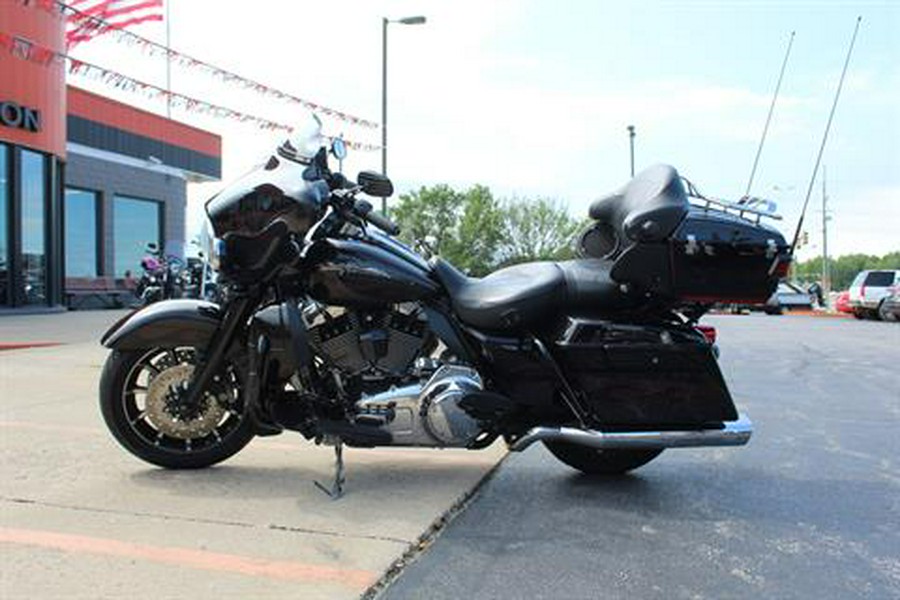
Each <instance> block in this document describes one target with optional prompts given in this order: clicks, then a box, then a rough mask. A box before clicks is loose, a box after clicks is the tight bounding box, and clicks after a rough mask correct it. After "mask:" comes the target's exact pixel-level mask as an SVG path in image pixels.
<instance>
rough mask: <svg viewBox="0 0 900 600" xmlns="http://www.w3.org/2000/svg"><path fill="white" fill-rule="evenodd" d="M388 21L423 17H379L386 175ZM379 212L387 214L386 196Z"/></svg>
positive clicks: (383, 166)
mask: <svg viewBox="0 0 900 600" xmlns="http://www.w3.org/2000/svg"><path fill="white" fill-rule="evenodd" d="M388 23H400V24H401V25H422V24H423V23H425V17H423V16H415V17H403V18H402V19H388V18H387V17H382V18H381V174H382V175H385V176H386V175H387V31H388ZM381 212H382V213H384V214H387V198H382V199H381Z"/></svg>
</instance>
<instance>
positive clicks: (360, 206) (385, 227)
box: [353, 200, 400, 235]
mask: <svg viewBox="0 0 900 600" xmlns="http://www.w3.org/2000/svg"><path fill="white" fill-rule="evenodd" d="M353 212H355V213H356V214H357V215H359V216H360V217H362V218H363V219H365V220H366V221H368V222H369V223H371V224H372V225H374V226H375V227H377V228H378V229H380V230H382V231H384V232H385V233H387V234H388V235H397V234H399V233H400V226H399V225H397V224H396V223H394V222H393V221H391V220H390V219H389V218H387V217H386V216H384V215H382V214H381V213H377V212H375V211H374V210H373V209H372V204H371V203H369V202H367V201H366V200H356V201H355V202H354V203H353Z"/></svg>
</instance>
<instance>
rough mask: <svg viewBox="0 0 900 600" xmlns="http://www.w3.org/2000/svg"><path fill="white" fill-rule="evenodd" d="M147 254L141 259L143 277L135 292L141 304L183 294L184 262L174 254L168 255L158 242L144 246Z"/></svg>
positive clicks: (139, 280)
mask: <svg viewBox="0 0 900 600" xmlns="http://www.w3.org/2000/svg"><path fill="white" fill-rule="evenodd" d="M144 251H145V252H146V255H145V256H144V257H143V258H142V259H141V277H140V279H138V282H137V286H136V287H135V289H134V294H135V296H137V299H138V302H139V303H140V304H141V305H144V306H146V305H148V304H152V303H154V302H159V301H160V300H167V299H172V298H178V297H180V296H181V279H182V276H181V275H182V273H183V271H184V262H183V261H182V260H181V259H180V258H178V257H177V256H174V255H166V253H165V252H164V251H163V249H162V248H160V247H159V246H158V245H157V244H156V243H154V242H150V243H148V244H147V245H146V246H145V247H144Z"/></svg>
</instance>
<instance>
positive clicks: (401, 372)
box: [100, 144, 791, 493]
mask: <svg viewBox="0 0 900 600" xmlns="http://www.w3.org/2000/svg"><path fill="white" fill-rule="evenodd" d="M333 150H336V151H337V152H339V153H340V154H339V155H342V154H343V152H341V151H340V149H334V148H333ZM392 192H393V186H392V184H391V182H390V180H388V179H387V178H386V177H384V176H382V175H379V174H377V173H372V172H362V173H360V174H359V177H358V180H357V182H356V183H351V182H349V181H348V180H347V179H346V178H345V177H344V176H342V175H341V174H339V173H333V172H331V170H330V169H329V167H328V152H327V151H326V149H325V148H322V149H321V150H320V151H319V152H318V153H317V154H315V156H314V157H311V159H309V160H305V159H303V158H302V157H298V155H297V153H296V152H294V151H293V147H292V146H291V145H290V144H285V145H283V146H282V147H280V148H279V149H278V152H277V153H275V154H273V155H272V156H271V157H270V158H269V160H268V162H266V163H265V164H264V165H262V166H260V167H259V168H258V169H256V170H255V171H253V172H251V173H250V174H249V175H247V176H245V177H244V178H242V179H240V180H238V181H237V182H236V183H234V184H232V185H230V186H229V187H227V188H226V189H224V190H223V191H222V192H221V193H219V194H218V195H217V196H215V197H214V198H212V199H211V200H210V201H209V202H208V203H207V205H206V210H207V214H208V216H209V219H210V222H211V226H212V228H213V231H214V235H215V237H216V238H217V241H216V246H217V249H216V256H215V257H212V256H211V257H210V258H211V259H213V258H215V260H216V261H217V262H218V265H217V269H218V272H219V282H220V284H221V285H222V287H223V290H222V291H223V297H224V298H225V300H223V302H222V304H221V305H217V304H213V303H209V302H205V301H202V300H186V299H183V300H166V301H162V302H158V303H156V304H153V305H150V306H147V307H145V308H142V309H140V310H138V311H136V312H134V313H132V314H131V315H129V316H128V317H126V318H124V319H122V321H120V322H119V323H116V324H115V325H114V326H113V327H112V328H111V329H110V330H109V331H108V332H107V333H106V334H105V335H104V336H103V339H102V343H103V344H104V345H105V346H106V347H108V348H110V349H112V353H111V354H110V356H109V358H108V360H107V362H106V365H105V368H104V371H103V376H102V381H101V385H100V405H101V408H102V412H103V416H104V418H105V420H106V423H107V425H108V426H109V428H110V430H111V431H112V433H113V435H114V436H115V437H116V439H117V440H118V441H119V442H120V443H121V444H122V445H123V446H124V447H125V448H126V449H127V450H128V451H130V452H131V453H133V454H135V455H136V456H138V457H140V458H142V459H144V460H146V461H148V462H151V463H153V464H156V465H160V466H163V467H168V468H198V467H206V466H209V465H212V464H214V463H217V462H219V461H222V460H224V459H226V458H228V457H230V456H231V455H233V454H235V453H236V452H238V451H239V450H240V449H241V448H243V447H244V446H245V445H246V444H247V443H248V442H249V441H250V440H251V439H252V438H253V437H254V436H256V435H272V434H277V433H281V432H283V431H284V430H291V431H297V432H299V433H301V434H302V435H303V436H304V437H306V438H307V439H309V440H314V441H315V442H316V443H326V444H330V445H333V446H334V447H335V451H336V453H337V457H338V466H339V467H340V465H341V460H340V458H341V455H340V450H341V447H342V445H347V446H352V447H366V448H371V447H378V446H418V447H434V448H447V447H454V448H468V449H472V450H477V449H481V448H485V447H487V446H488V445H490V444H491V443H493V442H494V441H495V440H496V439H497V438H498V437H502V438H503V439H504V441H505V442H506V443H507V444H508V446H509V448H510V449H511V450H513V451H521V450H524V449H525V448H527V447H528V446H530V445H531V444H533V443H535V442H538V441H540V442H543V443H544V444H545V445H546V447H547V448H548V449H549V450H550V452H552V453H553V454H554V455H555V456H556V457H557V458H559V459H560V460H561V461H563V462H564V463H566V464H568V465H571V466H572V467H574V468H576V469H579V470H581V471H583V472H585V473H592V474H616V473H623V472H625V471H628V470H631V469H634V468H636V467H639V466H641V465H643V464H646V463H647V462H649V461H651V460H652V459H654V458H655V457H657V456H658V455H659V454H660V453H661V452H662V451H663V449H665V448H671V447H684V446H737V445H742V444H746V443H747V441H748V440H749V438H750V435H751V432H752V426H751V423H750V421H749V420H748V419H746V418H745V417H743V416H741V415H739V414H738V412H737V411H736V409H735V406H734V403H733V401H732V398H731V395H730V393H729V391H728V388H727V386H726V384H725V381H724V380H723V377H722V374H721V372H720V370H719V367H718V365H717V359H716V356H717V352H716V347H715V339H714V338H715V332H714V330H712V329H711V328H709V327H704V326H701V325H699V324H698V319H699V318H700V317H701V316H702V315H703V314H704V313H705V312H706V311H707V310H708V308H709V307H710V306H712V304H714V303H720V302H736V301H741V302H749V301H753V302H765V300H766V299H767V298H768V297H769V296H770V295H771V293H772V291H773V290H774V288H775V286H776V283H777V281H778V279H779V278H780V277H782V276H783V275H784V274H785V272H786V270H787V268H788V265H789V264H790V261H791V249H790V248H789V247H788V245H787V244H786V243H785V240H784V238H783V237H782V236H781V235H780V234H779V233H778V232H777V231H775V230H774V229H772V228H770V227H768V226H766V225H763V224H761V223H760V218H761V216H762V215H761V214H760V213H758V212H756V211H755V210H753V209H751V208H749V207H744V208H743V209H742V207H741V206H740V205H729V204H728V203H721V202H716V201H712V200H706V199H701V200H700V202H699V204H698V203H697V202H696V201H690V200H689V197H688V195H687V194H686V192H685V185H684V183H683V181H682V179H681V178H680V177H679V175H678V174H677V173H676V171H675V169H673V168H671V167H669V166H664V165H659V166H656V167H652V168H650V169H648V170H646V171H644V172H643V173H641V174H640V175H638V176H637V177H635V178H634V179H633V180H632V181H631V182H630V183H628V184H627V185H626V186H625V187H624V188H623V189H622V190H620V191H619V192H618V193H615V194H612V195H610V196H608V197H606V198H603V199H600V200H598V201H596V202H595V203H594V204H593V205H592V206H591V208H590V216H591V218H592V219H593V220H594V225H593V226H592V227H591V228H590V229H589V230H588V231H587V232H586V233H585V234H584V235H583V237H582V238H581V242H580V246H581V249H582V255H583V257H582V258H580V259H577V260H570V261H563V262H535V263H528V264H519V265H515V266H512V267H507V268H503V269H500V270H498V271H496V272H495V273H492V274H490V275H488V276H487V277H484V278H483V279H475V278H471V277H467V276H466V275H465V274H463V273H461V272H460V271H458V270H457V269H456V268H454V267H453V265H451V264H449V263H448V262H446V261H444V260H442V259H440V258H435V259H432V260H430V261H426V260H424V259H423V258H422V257H420V256H419V255H417V254H416V253H415V252H413V251H412V250H410V248H408V247H406V246H404V245H403V244H401V243H399V242H398V241H397V240H396V239H394V238H393V237H392V236H394V235H396V234H397V233H398V228H397V226H396V225H395V224H394V223H392V222H391V221H390V220H389V219H387V218H386V217H385V216H383V215H381V214H378V213H376V212H374V211H373V210H372V205H371V204H370V203H369V202H367V201H365V200H363V199H360V197H359V196H360V195H361V194H367V195H370V196H375V197H387V196H390V195H391V194H392ZM341 482H342V475H341V471H340V468H339V469H338V473H337V478H336V481H335V490H333V491H336V492H338V493H339V491H340V483H341Z"/></svg>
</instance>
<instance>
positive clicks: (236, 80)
mask: <svg viewBox="0 0 900 600" xmlns="http://www.w3.org/2000/svg"><path fill="white" fill-rule="evenodd" d="M19 1H22V2H25V3H28V2H29V0H19ZM32 1H33V0H32ZM51 1H52V2H57V4H58V6H59V10H60V11H61V12H62V13H63V14H64V15H66V18H67V19H68V20H69V21H74V22H76V23H80V27H81V28H83V29H84V30H86V31H90V32H91V37H93V35H99V34H102V33H110V34H112V35H113V36H114V37H115V39H116V41H118V42H122V43H125V44H128V45H131V46H135V45H136V46H140V47H141V48H142V49H144V50H145V51H146V52H147V53H148V55H150V56H165V57H166V58H167V59H168V60H170V61H172V62H173V63H175V64H177V65H180V66H183V67H188V68H193V69H198V70H201V71H203V72H204V73H206V74H207V75H210V76H212V77H215V78H217V79H219V80H220V81H223V82H225V83H228V84H232V85H237V86H241V87H243V88H244V89H249V90H252V91H254V92H256V93H259V94H262V95H265V96H269V97H272V98H276V99H278V100H282V101H285V102H290V103H293V104H299V105H301V106H303V107H304V108H306V109H307V110H311V111H313V112H316V113H319V114H323V115H326V116H328V117H331V118H335V119H338V120H340V121H344V122H346V123H350V124H353V125H358V126H360V127H366V128H369V129H377V128H379V127H381V125H380V124H378V123H376V122H374V121H369V120H367V119H363V118H361V117H357V116H354V115H351V114H349V113H346V112H342V111H339V110H335V109H333V108H329V107H327V106H323V105H321V104H318V103H316V102H312V101H310V100H306V99H304V98H300V97H298V96H295V95H293V94H290V93H288V92H284V91H282V90H279V89H277V88H274V87H271V86H268V85H265V84H263V83H260V82H258V81H255V80H253V79H249V78H247V77H243V76H241V75H238V74H237V73H233V72H231V71H228V70H226V69H223V68H221V67H217V66H215V65H213V64H210V63H208V62H206V61H203V60H200V59H198V58H194V57H192V56H188V55H187V54H183V53H181V52H178V51H176V50H173V49H171V48H169V47H167V46H163V45H162V44H158V43H156V42H154V41H152V40H149V39H147V38H145V37H143V36H140V35H138V34H136V33H132V32H130V31H127V30H126V29H122V28H121V27H119V26H117V25H113V24H111V23H108V22H106V21H104V20H103V19H100V18H98V17H95V16H93V15H90V14H87V13H85V12H83V11H80V10H78V9H77V8H74V7H73V6H70V5H68V4H65V3H64V2H59V1H58V0H41V4H47V2H51Z"/></svg>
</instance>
